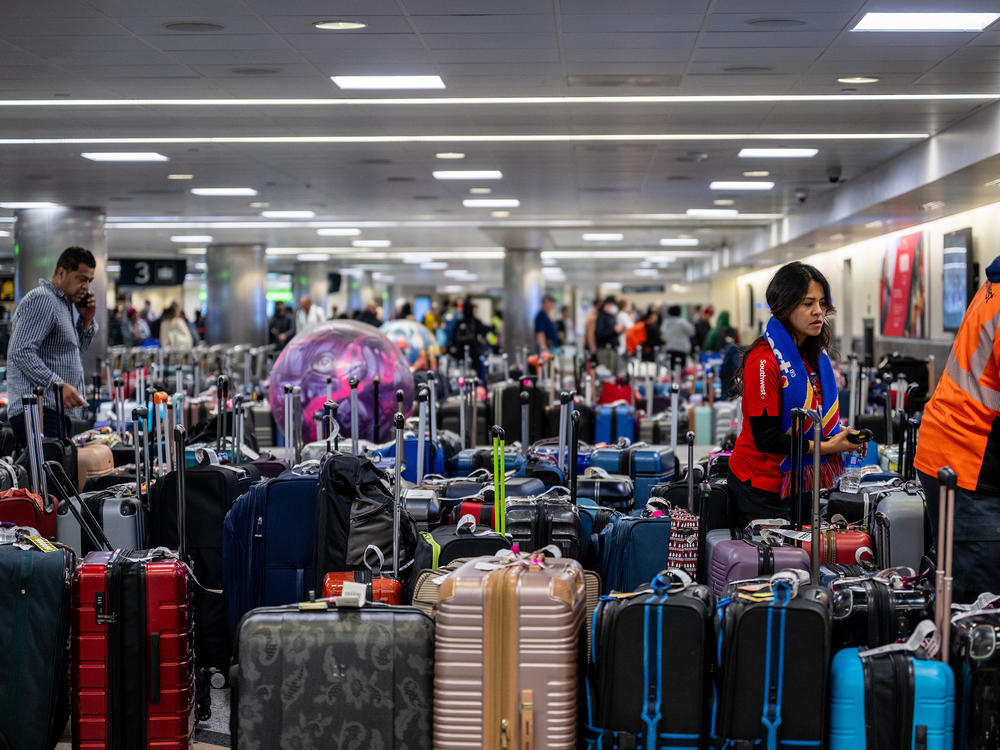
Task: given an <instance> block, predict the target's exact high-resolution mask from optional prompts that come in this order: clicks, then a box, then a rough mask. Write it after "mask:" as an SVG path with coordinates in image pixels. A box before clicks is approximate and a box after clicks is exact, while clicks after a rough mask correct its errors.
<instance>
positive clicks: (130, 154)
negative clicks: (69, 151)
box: [80, 151, 169, 161]
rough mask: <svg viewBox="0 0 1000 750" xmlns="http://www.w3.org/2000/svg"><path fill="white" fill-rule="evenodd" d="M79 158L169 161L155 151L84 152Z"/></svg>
mask: <svg viewBox="0 0 1000 750" xmlns="http://www.w3.org/2000/svg"><path fill="white" fill-rule="evenodd" d="M80 156H82V157H83V158H84V159H90V161H169V159H167V157H166V156H164V155H163V154H158V153H156V152H155V151H84V152H83V153H82V154H80Z"/></svg>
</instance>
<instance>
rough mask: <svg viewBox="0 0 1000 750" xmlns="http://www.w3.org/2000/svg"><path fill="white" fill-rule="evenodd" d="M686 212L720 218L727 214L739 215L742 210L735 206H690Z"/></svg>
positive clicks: (708, 217)
mask: <svg viewBox="0 0 1000 750" xmlns="http://www.w3.org/2000/svg"><path fill="white" fill-rule="evenodd" d="M685 213H686V214H687V215H688V216H697V217H700V218H704V219H718V218H722V217H726V216H738V215H739V213H740V212H739V211H738V210H736V209H735V208H689V209H688V210H687V211H685Z"/></svg>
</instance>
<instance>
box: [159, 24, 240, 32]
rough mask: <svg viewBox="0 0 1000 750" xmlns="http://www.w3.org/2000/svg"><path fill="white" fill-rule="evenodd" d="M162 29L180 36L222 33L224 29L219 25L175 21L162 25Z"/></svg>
mask: <svg viewBox="0 0 1000 750" xmlns="http://www.w3.org/2000/svg"><path fill="white" fill-rule="evenodd" d="M163 28H165V29H166V30H167V31H176V32H178V33H181V34H208V33H211V32H213V31H222V30H223V29H224V28H225V27H224V26H223V25H222V24H219V23H205V22H204V21H175V22H173V23H165V24H163Z"/></svg>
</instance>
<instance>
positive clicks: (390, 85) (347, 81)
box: [330, 76, 444, 89]
mask: <svg viewBox="0 0 1000 750" xmlns="http://www.w3.org/2000/svg"><path fill="white" fill-rule="evenodd" d="M330 80H332V81H333V82H334V83H335V84H337V88H340V89H443V88H444V81H442V80H441V76H330Z"/></svg>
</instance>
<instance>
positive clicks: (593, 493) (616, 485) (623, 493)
mask: <svg viewBox="0 0 1000 750" xmlns="http://www.w3.org/2000/svg"><path fill="white" fill-rule="evenodd" d="M576 488H577V489H576V491H577V494H576V497H577V500H578V501H579V500H580V499H581V498H587V499H590V500H593V501H594V502H595V503H597V504H598V505H603V506H605V507H607V508H613V509H615V510H617V511H620V512H623V513H629V512H631V510H632V508H633V506H634V505H635V486H634V484H633V483H632V479H631V477H629V476H627V475H625V474H609V473H608V472H606V471H605V470H604V469H601V468H599V467H596V466H591V467H590V468H588V469H587V470H586V472H584V474H583V476H581V477H578V478H577V480H576Z"/></svg>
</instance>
